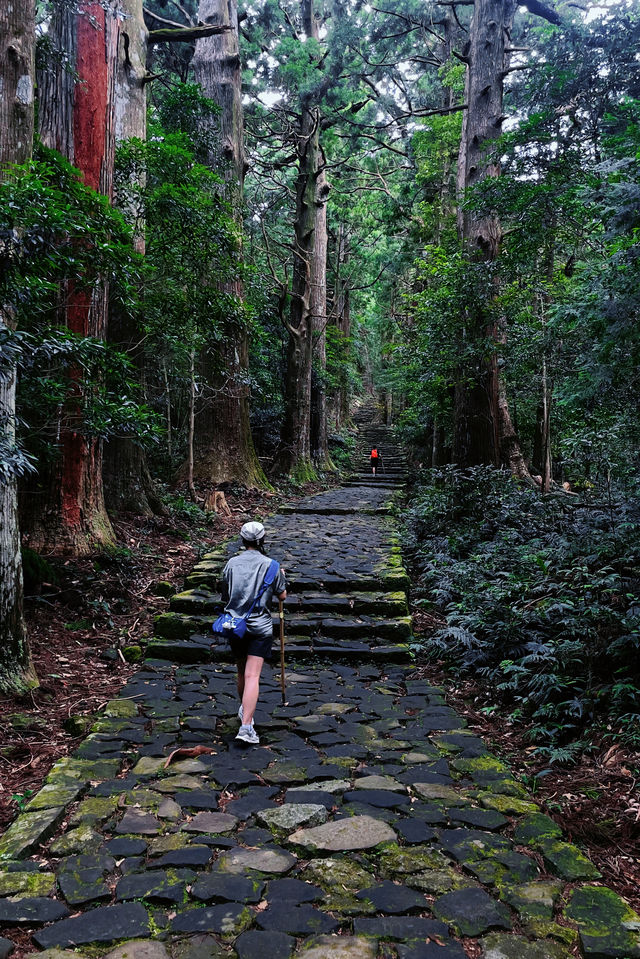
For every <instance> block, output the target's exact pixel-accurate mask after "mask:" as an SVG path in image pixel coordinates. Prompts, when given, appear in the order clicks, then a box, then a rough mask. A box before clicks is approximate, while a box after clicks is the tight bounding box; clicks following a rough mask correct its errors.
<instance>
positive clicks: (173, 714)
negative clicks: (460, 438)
mask: <svg viewBox="0 0 640 959" xmlns="http://www.w3.org/2000/svg"><path fill="white" fill-rule="evenodd" d="M372 440H373V441H375V442H376V443H377V444H380V445H381V446H382V449H383V453H384V455H385V460H386V466H387V468H388V472H387V473H386V474H382V475H381V476H380V477H379V480H378V481H373V480H372V479H371V478H370V476H369V474H368V473H367V471H366V468H365V466H363V469H362V471H361V473H360V475H356V476H354V478H353V481H352V484H353V485H349V486H347V487H346V488H343V489H341V490H336V491H332V492H328V493H322V494H320V495H317V496H313V497H308V498H306V499H304V500H303V501H302V502H301V503H300V504H299V505H298V506H296V507H295V508H290V509H288V510H285V511H283V512H282V513H281V514H280V515H279V516H277V517H275V518H274V519H272V520H270V521H269V522H268V524H267V526H268V547H269V552H270V553H272V555H275V556H276V557H277V558H278V559H280V560H281V561H282V563H283V565H284V566H285V568H286V571H287V576H288V579H289V583H290V589H291V595H290V598H289V600H288V601H287V607H288V613H287V631H288V643H287V661H288V671H287V686H288V689H287V703H286V705H284V706H283V705H282V704H281V695H280V690H279V688H278V683H277V679H278V677H277V672H274V673H273V674H271V671H270V670H266V674H267V675H266V679H265V682H264V683H263V689H262V695H261V700H260V704H259V708H258V712H257V714H256V727H257V729H258V732H259V734H260V737H261V745H260V746H259V747H251V748H244V747H240V746H239V745H238V744H236V742H235V740H234V736H235V733H236V731H237V727H238V720H237V719H236V712H237V705H238V704H237V699H236V697H235V695H234V674H233V668H232V664H231V663H230V662H229V661H228V657H227V655H226V654H225V651H224V650H223V649H216V650H214V651H213V654H211V652H210V648H209V643H210V633H209V631H208V627H209V626H210V623H211V619H212V616H213V615H214V613H215V612H216V610H217V608H218V599H217V596H216V594H215V591H214V590H215V579H216V575H217V573H218V572H219V570H220V568H221V565H222V563H223V562H224V560H225V558H226V555H228V552H227V551H220V552H214V553H212V554H210V555H209V556H208V557H206V558H205V559H204V560H203V562H201V563H200V564H199V565H198V566H197V567H196V568H195V570H194V571H193V573H192V575H191V576H190V577H189V582H188V587H189V589H188V590H187V591H185V592H184V593H181V594H179V595H178V596H176V597H174V599H173V602H172V608H171V612H170V613H167V614H165V615H164V616H161V617H159V620H158V628H157V637H156V638H155V639H154V640H153V642H152V643H151V644H150V647H149V651H148V659H147V661H146V662H145V664H144V665H143V667H142V668H141V669H140V671H139V672H138V673H137V675H136V676H135V677H134V678H133V679H132V680H131V681H130V682H129V683H128V685H127V686H126V687H125V688H124V689H123V690H122V692H121V695H120V697H119V698H118V699H116V700H114V701H112V702H111V703H109V704H108V705H107V707H106V709H105V711H104V713H102V714H101V716H100V718H99V719H98V720H97V722H96V724H95V725H94V727H93V729H92V732H91V734H90V735H89V737H88V738H87V739H86V740H85V742H84V743H83V745H82V746H81V747H80V749H79V750H78V752H77V753H76V755H75V756H74V757H73V758H66V759H63V760H60V761H59V762H58V763H56V765H55V766H54V768H53V770H52V772H51V774H50V775H49V777H48V779H47V783H46V785H45V786H44V787H43V789H42V790H41V791H40V792H39V793H38V794H37V795H36V796H35V797H34V798H33V799H32V800H31V802H30V803H29V805H28V806H27V809H26V811H25V812H24V813H22V814H21V815H20V816H19V817H18V818H17V820H16V821H15V823H14V824H13V825H12V826H11V827H10V828H9V829H8V831H7V832H6V833H5V834H4V836H3V837H2V838H0V897H1V898H0V927H2V928H3V930H4V934H5V936H6V938H0V959H2V957H4V956H7V955H9V954H10V953H11V951H12V950H13V948H14V947H13V939H14V937H15V931H16V929H18V928H21V929H22V930H25V929H26V930H29V932H30V935H31V942H32V944H33V946H34V947H38V948H40V949H45V950H47V952H46V953H44V955H46V957H47V959H64V956H65V955H68V956H69V959H71V956H78V955H80V956H87V957H90V959H94V957H96V956H101V955H103V954H108V955H109V957H110V959H167V957H171V959H218V957H223V956H228V957H236V956H237V957H239V959H288V957H290V956H301V957H304V959H329V957H331V959H465V957H468V959H478V957H484V959H568V957H569V956H577V955H580V954H582V955H584V956H585V957H589V959H598V957H614V959H633V957H636V959H637V957H640V919H639V918H638V916H636V915H635V914H634V913H633V912H632V911H631V910H630V909H629V908H628V906H626V904H625V903H624V902H623V900H621V899H620V898H619V897H618V896H617V895H616V894H615V893H613V892H612V891H611V890H608V889H607V888H605V887H603V886H600V885H598V884H597V883H598V878H599V877H598V873H597V871H596V869H595V867H594V866H593V865H592V863H591V862H590V861H589V860H588V859H586V858H585V856H584V855H583V854H582V853H581V852H580V850H579V849H577V848H576V847H575V846H573V845H571V844H569V843H568V842H565V841H564V840H563V837H562V835H561V833H560V830H559V829H558V827H557V826H556V824H555V823H554V822H553V821H552V820H551V819H549V818H548V817H547V816H545V815H544V814H543V813H542V812H541V811H540V810H539V808H538V807H537V806H536V805H535V803H534V802H532V801H531V799H530V797H529V796H528V795H527V794H526V792H525V791H524V789H523V788H522V787H521V786H520V785H519V784H518V783H517V782H516V781H515V780H514V778H513V777H512V775H511V773H510V771H509V769H508V768H507V767H506V766H505V765H504V764H503V763H501V762H500V761H499V760H498V759H497V758H496V757H494V756H492V755H490V754H489V752H488V751H487V748H486V746H485V745H484V743H483V742H482V740H481V739H479V738H478V737H477V736H475V735H474V734H473V733H472V732H471V731H469V730H468V729H466V728H465V723H464V720H463V719H462V718H461V717H460V716H459V715H457V714H456V713H455V712H454V710H453V709H451V708H449V707H448V706H447V704H446V702H445V701H444V698H443V695H442V693H441V691H440V690H439V689H435V688H433V687H432V686H430V685H429V683H427V682H425V681H424V680H421V679H420V678H417V677H416V671H415V666H414V665H413V664H412V662H411V660H410V658H409V656H408V653H407V646H406V642H407V640H408V639H409V638H410V621H409V619H408V616H407V600H406V588H407V585H408V583H407V577H406V574H405V572H404V570H403V568H402V560H401V556H400V550H399V544H398V541H397V533H396V531H395V528H394V524H393V521H392V518H391V516H390V515H389V514H388V506H387V505H386V504H387V502H388V498H389V495H390V492H391V491H392V490H393V488H394V487H395V486H396V485H398V484H399V483H400V482H401V480H402V473H403V469H404V463H403V460H402V457H401V454H400V453H399V452H398V451H397V450H395V449H394V448H393V444H392V442H391V441H390V440H389V439H388V436H387V435H386V433H385V432H384V428H377V429H376V431H375V433H374V434H373V435H372V434H367V433H365V432H364V431H363V437H362V441H361V443H362V447H363V450H365V448H366V444H367V443H368V442H370V441H372ZM363 456H364V453H363ZM394 474H395V475H394ZM233 549H235V546H234V545H231V546H230V547H229V550H230V551H232V550H233ZM201 744H204V745H207V746H210V747H211V748H212V749H213V750H214V751H213V752H212V753H211V754H205V755H201V756H200V757H198V758H196V759H193V758H191V759H182V760H180V761H176V762H174V763H172V764H171V765H170V766H169V768H167V769H165V768H164V764H165V760H166V757H167V756H168V755H169V754H170V753H171V752H172V750H174V749H176V748H178V747H184V746H186V747H189V746H194V745H201ZM20 937H22V938H21V940H20V941H23V938H24V932H23V931H21V932H20ZM70 949H75V950H76V951H75V952H73V953H71V952H64V950H70ZM60 950H63V952H61V951H60Z"/></svg>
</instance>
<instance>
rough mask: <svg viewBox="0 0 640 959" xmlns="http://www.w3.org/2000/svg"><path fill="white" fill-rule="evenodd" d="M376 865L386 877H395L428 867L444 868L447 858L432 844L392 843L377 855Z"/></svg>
mask: <svg viewBox="0 0 640 959" xmlns="http://www.w3.org/2000/svg"><path fill="white" fill-rule="evenodd" d="M375 865H376V866H377V869H378V871H379V872H380V875H381V876H382V877H383V878H384V879H395V878H396V877H397V876H405V875H407V874H410V873H416V872H422V871H424V870H426V869H440V870H442V869H444V868H445V867H446V865H447V860H446V859H445V858H444V856H443V855H442V854H441V853H439V852H437V851H436V850H434V849H432V848H431V847H430V846H411V847H405V846H398V845H397V844H395V843H391V844H389V845H388V846H386V847H385V848H384V849H383V850H382V852H381V853H377V854H376V857H375Z"/></svg>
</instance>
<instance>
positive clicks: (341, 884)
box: [303, 858, 376, 894]
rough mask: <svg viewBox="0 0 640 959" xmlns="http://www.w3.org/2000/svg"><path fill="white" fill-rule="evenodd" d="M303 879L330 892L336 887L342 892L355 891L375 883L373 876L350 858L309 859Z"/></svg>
mask: <svg viewBox="0 0 640 959" xmlns="http://www.w3.org/2000/svg"><path fill="white" fill-rule="evenodd" d="M303 875H304V878H305V880H309V881H311V882H312V883H314V884H315V885H317V886H320V887H321V888H322V889H324V890H325V892H327V893H329V894H331V893H334V892H335V891H336V888H339V889H341V890H342V891H343V892H344V891H346V892H348V893H351V894H353V893H356V892H358V891H359V890H360V889H368V888H369V887H370V886H374V885H375V883H376V880H375V877H374V875H373V874H372V873H371V872H368V871H367V870H366V869H364V868H363V867H362V865H360V864H359V863H357V862H353V861H352V860H350V859H342V858H341V859H311V860H310V861H309V862H308V863H307V865H306V866H305V868H304V871H303Z"/></svg>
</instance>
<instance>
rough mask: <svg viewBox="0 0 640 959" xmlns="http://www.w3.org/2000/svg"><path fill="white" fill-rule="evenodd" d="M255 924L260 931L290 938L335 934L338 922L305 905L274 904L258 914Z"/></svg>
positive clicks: (324, 913)
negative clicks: (286, 935) (285, 934)
mask: <svg viewBox="0 0 640 959" xmlns="http://www.w3.org/2000/svg"><path fill="white" fill-rule="evenodd" d="M256 922H257V924H258V925H259V926H260V927H261V928H262V929H270V930H272V931H273V932H284V933H287V934H288V935H291V936H311V935H318V934H320V933H325V932H335V930H336V929H337V928H338V925H339V924H338V922H337V920H336V919H333V918H332V917H331V916H329V915H328V914H327V913H326V912H321V911H320V910H319V909H314V907H313V906H309V905H306V904H302V905H294V904H292V903H290V902H274V903H271V904H270V905H269V908H268V909H265V911H264V912H259V913H258V915H257V916H256Z"/></svg>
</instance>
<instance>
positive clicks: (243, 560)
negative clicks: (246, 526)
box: [221, 549, 287, 638]
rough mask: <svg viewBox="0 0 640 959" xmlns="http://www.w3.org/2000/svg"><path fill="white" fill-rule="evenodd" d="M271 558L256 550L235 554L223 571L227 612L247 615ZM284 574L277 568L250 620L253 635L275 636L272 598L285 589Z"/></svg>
mask: <svg viewBox="0 0 640 959" xmlns="http://www.w3.org/2000/svg"><path fill="white" fill-rule="evenodd" d="M270 562H271V560H270V559H269V557H268V556H264V555H263V554H262V553H260V552H259V551H258V550H257V549H245V550H243V551H242V552H241V553H238V555H237V556H232V557H231V559H230V560H229V562H228V563H227V565H226V566H225V568H224V569H223V570H222V588H221V593H222V598H223V600H225V601H226V606H225V608H224V609H225V612H226V613H231V614H232V615H233V616H244V615H245V614H246V613H247V611H248V610H249V608H250V607H251V604H252V602H253V601H254V599H255V598H256V596H257V595H258V593H259V592H260V588H261V586H262V584H263V583H264V578H265V576H266V573H267V570H268V569H269V563H270ZM286 586H287V584H286V581H285V578H284V573H283V572H282V570H281V569H279V570H278V573H277V575H276V578H275V580H274V581H273V583H272V584H271V586H267V588H266V589H265V591H264V593H263V594H262V596H261V597H260V600H259V602H258V603H256V606H255V607H254V610H253V612H252V613H251V616H249V619H248V620H247V626H248V627H249V631H250V632H251V633H252V635H253V636H264V637H265V638H267V637H269V636H272V635H273V621H272V619H271V613H270V607H271V598H272V596H273V594H274V593H275V594H276V596H277V595H278V594H279V593H282V592H283V591H284V590H285V589H286Z"/></svg>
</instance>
